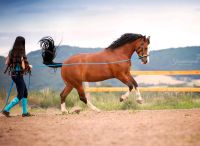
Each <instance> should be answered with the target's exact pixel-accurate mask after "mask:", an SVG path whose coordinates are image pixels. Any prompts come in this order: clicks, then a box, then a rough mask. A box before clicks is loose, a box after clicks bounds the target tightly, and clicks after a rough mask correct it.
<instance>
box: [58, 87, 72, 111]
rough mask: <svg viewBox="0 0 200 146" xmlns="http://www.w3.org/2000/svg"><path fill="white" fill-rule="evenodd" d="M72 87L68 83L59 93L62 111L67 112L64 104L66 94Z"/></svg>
mask: <svg viewBox="0 0 200 146" xmlns="http://www.w3.org/2000/svg"><path fill="white" fill-rule="evenodd" d="M72 89H73V87H72V86H71V85H70V84H68V85H66V87H65V88H64V89H63V91H62V92H61V93H60V99H61V111H62V112H67V109H66V106H65V99H66V97H67V95H68V94H69V93H70V92H71V91H72Z"/></svg>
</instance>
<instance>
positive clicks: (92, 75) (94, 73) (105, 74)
mask: <svg viewBox="0 0 200 146" xmlns="http://www.w3.org/2000/svg"><path fill="white" fill-rule="evenodd" d="M111 78H113V75H112V73H111V72H110V71H109V70H101V69H100V68H98V69H96V70H87V71H86V73H85V74H84V75H83V81H86V82H98V81H103V80H107V79H111Z"/></svg>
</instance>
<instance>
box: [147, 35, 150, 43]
mask: <svg viewBox="0 0 200 146" xmlns="http://www.w3.org/2000/svg"><path fill="white" fill-rule="evenodd" d="M147 42H148V44H150V36H148V37H147Z"/></svg>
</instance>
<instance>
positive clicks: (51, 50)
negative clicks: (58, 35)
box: [39, 36, 62, 68]
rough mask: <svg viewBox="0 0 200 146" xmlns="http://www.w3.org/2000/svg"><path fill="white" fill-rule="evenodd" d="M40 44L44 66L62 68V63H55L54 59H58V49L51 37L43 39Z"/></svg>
mask: <svg viewBox="0 0 200 146" xmlns="http://www.w3.org/2000/svg"><path fill="white" fill-rule="evenodd" d="M39 43H40V47H41V48H42V58H43V64H45V65H47V66H49V67H52V68H58V67H62V63H55V62H53V60H54V58H55V57H56V49H57V47H55V45H54V40H53V38H52V37H50V36H47V37H43V38H42V39H41V40H40V41H39Z"/></svg>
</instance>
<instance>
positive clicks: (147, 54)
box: [147, 48, 150, 63]
mask: <svg viewBox="0 0 200 146" xmlns="http://www.w3.org/2000/svg"><path fill="white" fill-rule="evenodd" d="M147 55H149V48H147ZM149 62H150V60H149V56H147V63H149Z"/></svg>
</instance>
